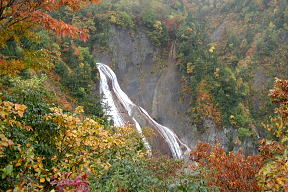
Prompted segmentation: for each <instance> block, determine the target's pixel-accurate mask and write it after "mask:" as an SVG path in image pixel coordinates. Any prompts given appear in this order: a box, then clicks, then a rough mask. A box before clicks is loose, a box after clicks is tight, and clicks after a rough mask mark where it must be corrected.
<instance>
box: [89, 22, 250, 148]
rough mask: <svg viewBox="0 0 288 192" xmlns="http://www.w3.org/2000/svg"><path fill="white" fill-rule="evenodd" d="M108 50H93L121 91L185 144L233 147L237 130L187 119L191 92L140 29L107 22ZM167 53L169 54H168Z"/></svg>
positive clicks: (246, 144)
mask: <svg viewBox="0 0 288 192" xmlns="http://www.w3.org/2000/svg"><path fill="white" fill-rule="evenodd" d="M108 45H109V49H108V50H110V51H97V47H95V48H94V50H95V51H94V54H95V56H96V58H97V62H101V63H106V64H108V65H109V66H110V67H112V68H113V70H114V71H115V73H116V75H117V77H118V80H119V83H120V86H121V88H122V89H123V91H124V92H125V93H126V94H127V95H128V96H129V97H130V98H131V99H132V101H133V102H134V103H136V104H138V105H139V106H142V107H143V108H145V109H146V110H147V111H148V113H149V114H151V115H152V118H154V119H155V120H156V121H157V122H159V123H161V124H162V125H164V126H167V127H170V128H171V129H172V130H173V131H175V133H176V134H177V135H178V136H179V137H180V139H181V140H182V141H184V142H185V143H187V144H188V145H189V146H191V147H192V146H194V145H195V144H197V142H198V141H199V140H201V141H203V142H209V143H213V142H217V141H218V142H220V143H221V144H222V146H223V147H225V148H226V149H227V150H228V148H229V150H231V149H234V150H237V149H238V148H239V145H238V146H237V145H236V144H235V143H236V142H237V140H238V137H237V130H236V129H234V128H233V127H231V126H229V127H218V126H216V125H215V124H214V123H213V122H212V121H211V120H209V119H205V120H204V125H203V127H204V128H203V130H204V131H202V130H201V131H199V130H198V129H197V127H196V126H195V125H193V124H192V123H191V117H190V116H189V114H188V113H187V110H188V109H189V103H190V102H191V96H189V95H185V94H184V93H183V92H182V87H181V86H182V85H181V83H180V80H181V74H180V72H179V70H178V66H177V65H176V62H175V61H174V60H173V58H171V54H169V53H165V52H164V51H163V50H161V49H160V48H158V47H156V46H154V45H153V44H152V42H151V40H150V39H149V37H148V36H147V34H146V33H145V32H143V31H141V29H140V30H137V31H132V30H129V29H125V28H121V27H117V26H111V27H110V30H109V43H108ZM169 55H170V57H169ZM243 145H244V146H245V148H246V149H247V151H248V152H249V153H253V152H254V145H253V143H252V142H251V141H245V142H244V144H242V146H243Z"/></svg>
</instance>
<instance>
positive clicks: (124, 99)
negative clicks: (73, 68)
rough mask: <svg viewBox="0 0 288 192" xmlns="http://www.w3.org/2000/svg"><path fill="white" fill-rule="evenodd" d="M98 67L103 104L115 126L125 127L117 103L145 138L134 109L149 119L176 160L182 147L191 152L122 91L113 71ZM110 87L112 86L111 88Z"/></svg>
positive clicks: (172, 133) (100, 64)
mask: <svg viewBox="0 0 288 192" xmlns="http://www.w3.org/2000/svg"><path fill="white" fill-rule="evenodd" d="M97 67H98V70H99V73H100V93H101V94H103V100H102V103H104V104H106V105H108V107H109V110H106V114H107V115H109V116H111V118H112V120H113V121H114V124H115V126H125V120H124V114H123V112H121V111H120V109H119V108H118V107H117V103H115V100H117V101H116V102H118V103H120V104H121V105H122V106H123V108H124V109H125V110H126V112H127V114H126V115H128V116H129V117H130V119H131V121H133V122H134V123H135V128H136V129H137V131H138V133H139V134H140V135H141V136H143V134H142V128H141V126H140V124H139V122H137V120H136V117H134V115H133V114H132V111H133V109H134V110H138V111H139V113H140V114H141V116H142V117H143V118H145V119H147V120H148V121H149V122H150V123H151V125H153V127H155V128H156V129H157V131H158V132H159V133H160V135H161V136H162V137H163V139H165V141H166V142H167V144H168V147H169V149H170V151H171V153H172V156H173V157H174V158H182V157H183V151H182V149H181V146H182V147H184V148H185V151H190V149H189V147H188V146H187V145H185V144H184V143H182V142H181V141H180V139H179V138H178V136H177V135H176V134H175V133H174V132H173V131H172V130H170V129H169V128H167V127H165V126H163V125H160V124H159V123H157V122H156V121H155V120H153V119H152V118H151V117H150V115H149V114H148V113H147V111H145V110H144V109H143V108H141V107H139V106H137V105H135V104H134V103H133V102H132V101H131V100H130V98H129V97H128V96H127V95H126V94H125V93H124V92H123V91H122V90H121V88H120V86H119V83H118V81H117V77H116V75H115V73H114V72H113V71H112V69H111V68H110V67H109V66H107V65H105V64H102V63H97ZM109 85H110V86H109ZM143 142H144V144H145V146H146V147H147V149H148V150H150V149H151V148H150V146H149V144H148V142H147V140H146V139H145V137H144V136H143Z"/></svg>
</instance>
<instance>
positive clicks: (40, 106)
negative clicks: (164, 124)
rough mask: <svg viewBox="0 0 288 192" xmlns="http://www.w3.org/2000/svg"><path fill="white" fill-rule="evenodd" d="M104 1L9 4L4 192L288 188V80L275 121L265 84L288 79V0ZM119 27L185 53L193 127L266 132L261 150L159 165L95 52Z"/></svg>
mask: <svg viewBox="0 0 288 192" xmlns="http://www.w3.org/2000/svg"><path fill="white" fill-rule="evenodd" d="M94 2H96V3H99V2H100V1H97V0H96V1H95V0H94V1H91V2H90V1H81V0H65V1H37V2H36V1H30V0H25V1H13V0H4V1H3V2H2V3H1V5H0V78H1V79H0V175H1V178H0V188H1V190H3V191H51V192H53V191H203V192H204V191H243V192H244V191H287V190H288V178H287V172H288V166H287V162H288V145H287V144H288V138H287V135H288V131H287V130H288V129H287V118H288V116H287V114H288V111H287V110H288V103H287V102H288V100H287V98H288V81H287V80H281V79H276V80H275V83H274V88H273V89H272V90H271V91H270V94H269V96H270V97H271V98H272V101H273V103H274V106H276V107H277V108H276V109H275V114H274V115H273V117H272V118H271V122H268V121H267V120H268V119H269V118H268V116H269V115H271V114H272V109H273V107H274V106H273V105H271V103H270V101H269V100H268V98H266V94H267V93H268V88H267V87H268V86H269V85H272V80H270V83H269V82H268V83H267V85H266V86H265V87H264V88H261V89H260V88H259V84H257V83H253V82H255V81H256V82H257V79H263V78H264V79H265V78H267V79H268V80H269V78H270V77H273V76H278V77H279V78H281V77H285V76H287V74H286V73H287V71H286V70H285V69H286V66H287V50H288V49H287V30H288V28H287V27H288V26H287V23H288V20H287V19H288V12H287V11H288V10H287V1H285V0H277V1H276V0H255V1H254V0H253V1H246V0H241V1H240V0H231V1H221V0H215V1H203V0H189V1H188V0H183V1H178V0H171V1H164V0H162V1H159V0H158V1H157V0H151V1H144V2H143V1H140V0H139V1H135V0H133V1H129V0H121V1H114V0H111V1H110V0H106V1H104V2H103V3H102V4H97V5H93V4H91V3H94ZM87 5H88V7H86V8H84V7H85V6H87ZM75 11H78V12H75ZM111 25H116V26H117V27H122V28H129V29H130V30H131V31H132V32H133V30H139V29H141V30H143V31H144V32H145V33H146V34H147V35H148V36H149V38H151V42H152V43H153V44H154V45H155V46H158V47H161V48H162V49H163V50H164V51H163V52H165V51H166V52H168V51H169V49H171V47H174V48H176V50H177V57H176V58H174V59H176V61H177V65H178V66H179V70H180V71H181V73H182V75H183V78H182V81H181V82H179V84H180V83H182V84H183V85H182V86H183V94H187V95H190V96H191V101H193V102H191V110H190V111H189V112H190V113H191V120H192V121H191V122H192V123H193V124H196V125H197V126H198V127H199V129H201V128H202V129H203V127H202V123H203V119H204V118H208V119H211V120H213V121H214V122H215V123H217V125H219V127H221V126H234V127H236V128H238V133H239V135H238V136H239V137H240V139H242V140H243V139H245V138H246V137H251V136H254V135H255V134H256V133H255V131H254V129H253V127H259V125H260V124H261V123H263V125H264V126H263V127H264V128H265V129H266V130H267V134H266V139H263V140H261V141H260V142H259V152H260V153H259V154H258V155H254V156H244V155H243V154H242V152H241V151H240V152H238V153H233V152H230V153H226V152H225V151H224V149H222V148H221V147H219V146H217V145H214V146H212V147H211V146H210V145H208V144H202V143H200V144H198V145H197V146H196V148H195V150H193V151H192V152H191V154H190V159H191V160H192V161H193V162H184V161H182V160H172V159H169V158H164V157H163V158H162V157H157V158H156V157H149V156H148V153H147V151H146V149H145V148H144V144H143V143H142V139H141V137H140V136H139V135H138V134H137V133H136V132H135V130H133V129H132V128H125V129H124V128H121V127H114V126H112V123H111V122H108V120H107V117H106V116H104V114H103V109H102V107H101V105H100V95H98V94H97V89H96V86H95V84H97V83H96V82H97V78H98V77H97V75H96V74H97V71H96V68H95V65H94V61H93V56H92V54H91V49H93V48H95V44H96V45H97V46H96V47H97V48H98V49H107V41H108V38H109V34H108V31H109V26H111ZM224 25H225V26H226V27H225V30H222V27H221V26H224ZM88 30H89V31H88ZM89 37H90V38H89ZM264 70H266V71H267V73H268V74H266V75H264V77H263V74H262V73H264V72H263V71H264ZM254 73H259V74H260V75H259V74H258V75H257V74H256V75H254ZM255 79H256V80H255ZM268 80H267V81H268ZM260 82H264V81H260ZM260 84H261V83H260ZM266 89H267V91H265V90H266ZM255 95H256V96H257V97H255ZM262 97H263V98H262ZM255 98H256V99H257V98H258V99H259V101H261V102H259V103H258V105H257V106H256V105H254V102H255ZM77 105H81V106H80V107H76V106H77ZM195 162H197V164H195Z"/></svg>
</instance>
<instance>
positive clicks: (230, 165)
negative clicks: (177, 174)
mask: <svg viewBox="0 0 288 192" xmlns="http://www.w3.org/2000/svg"><path fill="white" fill-rule="evenodd" d="M190 158H191V160H194V161H196V162H198V163H199V166H200V167H207V168H208V170H209V172H208V173H207V174H206V175H205V176H206V177H207V178H209V185H211V186H213V185H215V186H218V187H219V188H220V190H221V191H235V192H239V191H243V192H247V191H250V192H252V191H259V187H258V184H257V180H256V177H255V175H256V174H257V173H258V171H259V168H260V166H261V165H262V157H261V156H258V155H255V156H247V157H246V156H245V155H243V153H242V152H241V151H240V152H238V153H233V152H230V153H228V154H227V153H226V152H225V151H224V149H223V148H220V147H219V146H217V145H214V146H213V147H211V146H210V145H209V144H203V143H199V144H198V145H197V146H196V149H195V150H194V151H191V153H190Z"/></svg>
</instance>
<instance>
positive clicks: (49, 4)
mask: <svg viewBox="0 0 288 192" xmlns="http://www.w3.org/2000/svg"><path fill="white" fill-rule="evenodd" d="M100 2H101V1H100V0H46V1H42V0H41V1H33V0H23V1H14V0H3V1H1V4H0V10H2V11H1V12H0V24H1V29H0V32H1V33H3V34H5V32H7V30H8V29H9V28H11V26H13V25H15V24H17V23H21V22H25V23H31V25H34V24H35V23H37V24H38V25H39V26H42V27H44V28H46V29H48V30H53V31H55V32H56V34H58V35H61V36H68V37H72V38H78V39H81V40H83V41H86V40H87V39H88V38H89V35H88V34H87V32H88V31H87V30H86V29H79V28H77V27H76V26H73V25H69V24H66V23H65V22H63V21H61V20H57V19H54V18H52V17H51V16H50V15H48V14H47V12H49V11H53V10H57V9H60V8H61V7H63V6H68V7H69V8H71V9H72V10H73V11H77V10H79V9H80V8H82V7H84V6H86V5H87V4H88V3H100ZM3 10H4V11H3Z"/></svg>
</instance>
